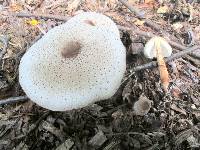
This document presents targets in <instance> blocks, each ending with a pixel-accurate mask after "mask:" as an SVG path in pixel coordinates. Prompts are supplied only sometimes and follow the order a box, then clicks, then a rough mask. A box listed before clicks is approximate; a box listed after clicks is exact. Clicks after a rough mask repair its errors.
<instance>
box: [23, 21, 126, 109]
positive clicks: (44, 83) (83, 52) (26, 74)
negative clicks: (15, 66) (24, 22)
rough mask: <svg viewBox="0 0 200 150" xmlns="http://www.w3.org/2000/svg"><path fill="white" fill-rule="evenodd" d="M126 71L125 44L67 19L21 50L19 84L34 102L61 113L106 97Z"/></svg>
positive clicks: (111, 36)
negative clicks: (23, 52) (22, 54)
mask: <svg viewBox="0 0 200 150" xmlns="http://www.w3.org/2000/svg"><path fill="white" fill-rule="evenodd" d="M125 69H126V52H125V48H124V46H123V44H122V42H121V41H120V38H119V37H118V36H116V35H115V34H113V32H112V31H109V30H104V29H103V28H100V27H94V26H92V25H89V24H87V23H79V24H77V23H76V24H73V23H68V22H67V23H65V24H63V25H60V26H57V27H55V28H53V29H51V30H50V31H49V32H48V33H47V34H46V35H44V36H43V37H42V38H41V39H40V40H39V41H37V42H36V43H35V44H34V45H33V46H31V48H30V49H29V50H28V51H27V52H26V53H25V54H24V56H23V57H22V59H21V62H20V66H19V82H20V84H21V86H22V88H23V90H24V91H25V93H26V94H27V96H28V97H29V98H30V99H31V100H32V101H34V102H35V103H37V104H38V105H40V106H42V107H44V108H47V109H50V110H54V111H65V110H71V109H77V108H81V107H84V106H87V105H88V104H90V103H94V102H96V101H98V100H101V99H107V98H110V97H111V96H112V95H113V94H114V93H115V92H116V90H117V89H118V87H119V86H120V82H121V79H122V77H123V74H124V72H125Z"/></svg>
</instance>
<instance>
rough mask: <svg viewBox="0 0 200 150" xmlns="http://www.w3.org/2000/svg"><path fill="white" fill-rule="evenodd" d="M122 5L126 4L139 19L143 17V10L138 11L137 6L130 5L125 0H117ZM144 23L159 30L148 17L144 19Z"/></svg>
mask: <svg viewBox="0 0 200 150" xmlns="http://www.w3.org/2000/svg"><path fill="white" fill-rule="evenodd" d="M119 1H120V2H121V3H122V4H123V5H124V6H126V7H127V8H128V9H129V10H130V11H131V12H133V13H134V14H136V16H137V17H138V18H139V19H144V18H145V17H144V15H145V14H144V12H142V11H139V10H138V9H137V8H135V7H133V6H132V5H130V4H129V3H128V2H126V1H125V0H119ZM144 21H145V23H146V24H147V25H148V26H150V27H151V28H153V29H155V30H156V31H161V28H160V27H159V26H158V25H157V24H156V23H154V22H152V21H151V20H149V19H144Z"/></svg>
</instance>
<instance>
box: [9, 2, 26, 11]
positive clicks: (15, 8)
mask: <svg viewBox="0 0 200 150" xmlns="http://www.w3.org/2000/svg"><path fill="white" fill-rule="evenodd" d="M21 10H23V7H22V5H20V4H17V3H13V4H11V5H10V7H9V11H12V12H19V11H21Z"/></svg>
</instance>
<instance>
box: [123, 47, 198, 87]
mask: <svg viewBox="0 0 200 150" xmlns="http://www.w3.org/2000/svg"><path fill="white" fill-rule="evenodd" d="M198 49H200V46H193V47H190V48H187V49H185V50H183V51H180V52H178V53H176V54H173V55H172V56H170V57H168V58H166V59H165V62H169V61H172V60H174V59H177V58H180V57H182V56H184V55H186V54H189V53H191V52H193V51H195V50H198ZM157 66H158V64H157V62H156V61H153V62H150V63H147V64H144V65H140V66H137V67H135V68H133V69H131V70H130V72H131V74H130V75H129V76H128V77H127V78H126V79H124V80H123V81H122V83H121V84H123V83H124V82H126V81H127V80H128V79H129V78H130V77H131V76H133V75H134V73H135V72H136V71H140V70H144V69H149V68H153V67H157Z"/></svg>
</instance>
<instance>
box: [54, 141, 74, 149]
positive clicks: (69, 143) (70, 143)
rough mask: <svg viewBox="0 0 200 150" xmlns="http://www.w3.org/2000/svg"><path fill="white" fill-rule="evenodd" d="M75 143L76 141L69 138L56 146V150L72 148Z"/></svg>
mask: <svg viewBox="0 0 200 150" xmlns="http://www.w3.org/2000/svg"><path fill="white" fill-rule="evenodd" d="M73 145H74V142H73V141H72V140H71V139H67V140H66V141H65V142H64V143H62V144H61V145H60V146H58V147H57V148H56V150H70V148H71V147H72V146H73Z"/></svg>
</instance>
